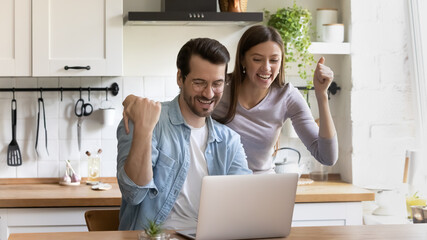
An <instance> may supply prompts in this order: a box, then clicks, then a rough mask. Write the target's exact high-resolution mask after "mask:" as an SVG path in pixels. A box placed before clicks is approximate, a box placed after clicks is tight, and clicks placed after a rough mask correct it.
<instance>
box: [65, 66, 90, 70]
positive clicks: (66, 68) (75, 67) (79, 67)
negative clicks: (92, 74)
mask: <svg viewBox="0 0 427 240" xmlns="http://www.w3.org/2000/svg"><path fill="white" fill-rule="evenodd" d="M64 69H65V70H68V69H86V70H90V66H86V67H83V66H74V67H69V66H65V67H64Z"/></svg>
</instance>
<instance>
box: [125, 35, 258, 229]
mask: <svg viewBox="0 0 427 240" xmlns="http://www.w3.org/2000/svg"><path fill="white" fill-rule="evenodd" d="M229 60H230V56H229V53H228V51H227V49H226V48H225V47H224V46H223V45H222V44H220V43H219V42H218V41H216V40H213V39H208V38H198V39H192V40H190V41H188V42H187V43H186V44H185V45H184V46H183V47H182V48H181V50H180V51H179V53H178V57H177V67H178V72H177V83H178V85H179V88H180V94H179V95H178V96H177V97H176V98H175V99H174V100H172V101H171V102H164V103H162V104H160V103H158V102H154V101H151V100H148V99H144V98H138V99H137V100H136V101H134V102H130V103H127V104H128V105H129V107H128V108H127V109H126V116H127V117H128V118H129V120H131V121H129V130H130V134H129V135H128V134H126V131H125V124H124V121H127V118H126V119H124V121H122V122H121V123H120V125H119V127H118V129H117V139H118V156H117V161H118V163H117V179H118V182H119V186H120V190H121V192H122V205H121V208H120V227H119V229H120V230H135V229H144V228H146V226H147V222H148V221H149V220H152V221H155V222H156V223H163V227H165V228H175V229H178V228H180V229H182V228H195V227H196V226H197V215H198V207H199V197H200V190H201V181H202V178H203V176H206V175H228V174H250V173H252V172H251V170H249V168H248V165H247V161H246V155H245V153H244V150H243V147H242V145H241V142H240V137H239V135H238V134H237V133H235V132H234V131H233V130H231V129H229V128H228V127H226V126H224V125H221V124H219V123H217V122H216V121H214V120H212V118H211V117H210V115H211V113H212V111H213V110H214V108H215V106H216V105H217V104H218V102H219V101H220V99H221V97H222V92H223V90H224V84H225V78H226V72H227V64H228V62H229Z"/></svg>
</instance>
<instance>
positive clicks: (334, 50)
mask: <svg viewBox="0 0 427 240" xmlns="http://www.w3.org/2000/svg"><path fill="white" fill-rule="evenodd" d="M308 51H309V52H310V53H312V54H342V55H349V54H350V43H348V42H344V43H326V42H312V43H311V46H310V48H309V49H308Z"/></svg>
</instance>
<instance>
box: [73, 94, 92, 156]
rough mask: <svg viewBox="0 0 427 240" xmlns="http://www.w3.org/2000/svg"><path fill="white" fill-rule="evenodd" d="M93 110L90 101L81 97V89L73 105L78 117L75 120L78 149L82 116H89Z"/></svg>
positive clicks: (80, 139) (80, 144) (80, 142)
mask: <svg viewBox="0 0 427 240" xmlns="http://www.w3.org/2000/svg"><path fill="white" fill-rule="evenodd" d="M92 111H93V106H92V104H90V103H85V101H84V100H83V98H82V91H81V90H80V98H79V100H77V102H76V106H75V107H74V113H75V114H76V116H77V117H78V120H77V143H78V147H79V151H80V149H81V146H82V124H83V116H89V115H90V114H91V113H92Z"/></svg>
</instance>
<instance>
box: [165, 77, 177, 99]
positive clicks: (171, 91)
mask: <svg viewBox="0 0 427 240" xmlns="http://www.w3.org/2000/svg"><path fill="white" fill-rule="evenodd" d="M178 94H179V87H178V84H177V82H176V76H169V77H165V97H166V98H167V99H173V98H175V96H176V95H178Z"/></svg>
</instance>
